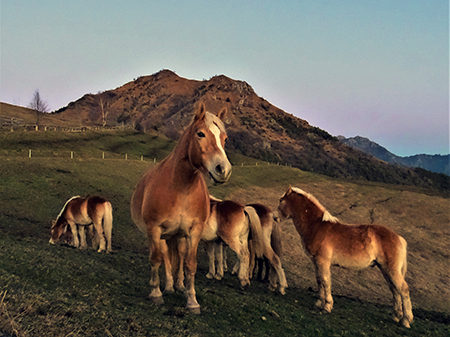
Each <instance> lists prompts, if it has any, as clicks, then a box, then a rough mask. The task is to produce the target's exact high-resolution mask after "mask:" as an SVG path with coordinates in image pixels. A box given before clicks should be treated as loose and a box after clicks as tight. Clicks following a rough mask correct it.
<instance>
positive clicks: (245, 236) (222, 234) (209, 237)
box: [202, 198, 263, 288]
mask: <svg viewBox="0 0 450 337" xmlns="http://www.w3.org/2000/svg"><path fill="white" fill-rule="evenodd" d="M210 203H211V213H210V216H209V218H208V221H207V222H206V226H205V229H204V231H203V235H202V240H204V241H206V247H207V252H208V258H209V273H208V274H207V275H206V277H208V278H213V277H214V278H216V279H218V280H220V279H221V278H222V277H223V272H224V270H223V266H224V263H223V254H222V241H223V242H224V243H226V244H227V245H228V246H229V247H230V248H231V249H232V250H233V251H234V252H235V253H236V254H237V256H238V259H239V260H238V261H239V271H238V278H239V281H240V283H241V287H242V288H246V287H247V286H248V285H249V284H250V278H249V262H250V253H249V249H248V240H249V235H250V236H251V237H252V238H253V245H254V251H255V254H257V255H258V256H261V255H262V243H263V238H262V231H261V223H260V221H259V217H258V214H257V213H256V211H255V209H254V208H252V207H246V206H243V205H241V204H239V203H237V202H235V201H231V200H225V201H221V200H218V199H215V198H211V200H210ZM218 240H220V242H219V244H217V241H218ZM215 248H218V249H215ZM214 251H216V253H218V255H217V256H216V258H217V261H218V264H217V273H216V271H215V267H214V257H215V256H214Z"/></svg>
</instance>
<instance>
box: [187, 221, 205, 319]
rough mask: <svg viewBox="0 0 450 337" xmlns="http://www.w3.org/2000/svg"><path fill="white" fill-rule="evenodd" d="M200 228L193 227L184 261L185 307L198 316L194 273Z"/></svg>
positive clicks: (198, 309)
mask: <svg viewBox="0 0 450 337" xmlns="http://www.w3.org/2000/svg"><path fill="white" fill-rule="evenodd" d="M202 228H203V227H202V226H195V225H194V230H192V231H191V234H190V236H189V237H188V239H187V244H188V245H187V246H188V247H187V249H188V255H187V259H186V295H187V305H186V307H187V308H188V309H189V310H190V311H191V312H192V313H195V314H200V305H199V304H198V302H197V298H196V295H195V273H196V271H197V248H198V244H199V242H200V239H201V234H202Z"/></svg>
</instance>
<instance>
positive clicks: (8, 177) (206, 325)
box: [0, 132, 450, 336]
mask: <svg viewBox="0 0 450 337" xmlns="http://www.w3.org/2000/svg"><path fill="white" fill-rule="evenodd" d="M28 135H31V133H29V134H27V135H25V133H23V134H22V137H17V138H15V139H14V140H11V138H8V137H11V135H10V134H8V135H4V134H1V135H0V139H1V142H2V143H1V144H2V149H3V150H2V151H10V152H8V153H9V155H8V156H7V157H2V158H0V175H1V179H0V205H1V206H0V331H3V332H6V333H9V334H11V335H17V336H69V335H70V336H212V335H215V336H294V335H301V336H444V335H449V333H450V328H449V327H450V317H449V315H448V314H446V313H442V312H435V311H432V310H429V309H423V308H421V306H419V305H417V306H415V308H414V314H415V318H416V320H415V322H414V323H413V325H412V328H411V329H410V330H406V329H404V328H402V327H401V326H400V325H398V324H397V323H395V322H393V321H392V320H391V319H390V315H391V308H390V306H388V305H382V304H378V303H373V302H370V301H363V300H360V299H358V298H357V297H344V296H338V295H335V296H334V298H335V309H334V311H333V312H332V313H331V314H329V315H324V314H321V313H320V312H319V311H317V310H316V309H315V308H314V302H315V293H314V292H313V291H312V290H311V289H309V287H307V286H301V285H300V286H291V287H290V288H288V289H287V295H286V296H281V295H279V294H276V293H272V292H270V291H268V289H267V285H266V284H262V283H260V282H258V281H255V280H254V281H252V285H251V286H250V287H249V289H248V290H246V291H241V290H240V289H239V283H238V280H237V277H236V276H234V275H230V274H229V273H226V275H225V277H224V279H223V280H222V281H213V280H209V279H207V278H206V276H205V275H206V272H207V265H206V257H205V249H204V246H203V244H201V246H200V247H199V259H198V260H199V266H198V272H197V275H196V290H197V299H198V301H199V303H200V305H201V309H202V314H201V315H199V316H197V315H191V314H189V313H188V312H187V311H186V310H185V308H184V306H185V298H184V296H183V295H182V294H180V293H175V294H169V295H167V296H165V304H164V305H163V306H162V307H157V306H155V305H153V304H152V303H151V302H150V301H149V300H148V299H147V297H148V293H149V283H148V282H149V279H150V267H149V263H148V252H147V246H146V240H145V237H143V236H142V234H141V233H140V232H139V231H138V230H137V229H136V228H135V226H134V225H133V223H132V221H131V219H130V214H129V200H130V197H131V193H132V190H133V188H134V186H135V184H136V183H137V181H138V180H139V178H140V176H141V175H142V173H143V172H144V171H145V170H146V169H147V168H149V167H151V166H152V165H153V163H152V161H151V160H150V161H140V160H139V159H138V158H139V156H140V154H139V153H144V154H150V153H156V151H162V152H167V151H169V149H171V146H173V144H171V143H170V142H167V141H165V140H161V139H158V138H152V137H149V136H145V135H140V134H135V133H133V132H131V133H123V134H122V133H118V134H115V135H114V134H112V133H107V134H97V133H92V134H91V135H88V134H78V135H72V134H54V135H51V136H48V135H46V136H45V137H49V139H48V142H46V141H45V139H44V138H38V137H44V136H43V135H41V134H38V133H35V134H34V136H35V137H36V136H37V137H36V139H34V140H33V137H31V136H28ZM14 137H16V136H14ZM58 137H60V138H58ZM30 144H33V145H35V146H36V147H37V148H39V149H41V150H42V151H44V150H53V149H54V148H57V147H60V150H61V151H67V150H68V149H69V145H70V146H74V147H75V148H76V150H77V152H78V151H79V152H81V151H86V153H97V152H96V151H103V150H107V151H109V152H108V153H111V154H114V153H119V154H123V152H125V151H126V152H129V153H130V154H132V155H134V156H135V158H136V160H124V159H105V160H102V159H86V158H75V159H68V158H58V157H56V158H55V157H51V158H45V157H37V158H26V156H25V157H21V156H12V155H11V153H14V151H21V150H25V149H27V148H28V147H30ZM64 144H66V145H64ZM152 151H155V152H152ZM162 152H161V153H162ZM149 157H150V155H149ZM233 158H234V160H235V163H236V162H238V161H239V160H241V161H242V162H244V161H245V164H252V165H251V166H239V165H236V166H235V167H234V168H233V174H232V178H231V179H230V181H229V182H228V183H226V184H224V185H222V186H212V187H211V188H210V191H211V193H213V194H214V195H216V196H218V197H221V198H227V197H230V196H232V195H234V194H236V193H237V194H239V193H240V191H241V192H242V191H248V190H249V191H262V192H266V193H267V194H268V195H272V194H273V195H277V196H279V195H278V194H279V193H280V191H282V190H284V189H285V187H286V186H287V185H288V184H290V183H293V184H294V185H296V184H298V183H299V182H301V183H302V184H309V185H311V186H313V187H314V186H322V185H325V184H337V183H339V184H341V183H342V182H341V181H336V180H333V179H331V178H327V177H324V176H319V175H315V174H311V173H306V172H302V171H300V170H297V169H293V168H290V167H282V166H276V165H267V164H264V163H262V162H258V166H256V161H255V160H253V159H248V158H243V157H240V156H238V155H235V156H234V157H233ZM352 188H353V187H352ZM355 188H356V187H355ZM373 188H374V187H371V186H370V185H362V186H361V189H363V190H364V193H366V192H367V191H369V190H370V189H373ZM376 188H379V189H381V187H376ZM367 193H368V192H367ZM86 194H91V195H92V194H100V195H102V196H105V197H106V198H108V199H109V200H110V201H111V203H112V204H113V208H114V228H113V250H114V252H113V253H111V254H103V253H102V254H99V253H96V252H95V251H93V250H91V249H87V250H84V251H82V250H77V249H74V248H72V247H69V246H67V245H63V244H57V245H50V244H49V243H48V240H49V234H50V223H51V220H52V219H54V218H55V216H56V215H57V214H58V212H59V211H60V209H61V207H62V206H63V205H64V202H65V201H66V200H67V199H68V198H69V197H71V196H72V195H86ZM275 202H276V199H275ZM229 256H230V265H232V263H233V261H234V256H233V254H229ZM284 267H285V269H286V271H287V275H290V276H291V277H292V276H293V275H297V274H296V273H304V272H305V271H303V270H300V271H298V270H292V269H290V266H289V265H285V266H284ZM291 281H292V279H288V282H291Z"/></svg>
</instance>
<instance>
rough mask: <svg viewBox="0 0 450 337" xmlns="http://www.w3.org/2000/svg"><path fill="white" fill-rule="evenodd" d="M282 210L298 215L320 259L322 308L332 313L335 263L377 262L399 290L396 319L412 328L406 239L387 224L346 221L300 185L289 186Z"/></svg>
mask: <svg viewBox="0 0 450 337" xmlns="http://www.w3.org/2000/svg"><path fill="white" fill-rule="evenodd" d="M278 211H279V215H280V217H281V218H282V219H285V218H288V219H292V221H293V222H294V225H295V227H296V229H297V231H298V233H299V234H300V237H301V239H302V245H303V248H304V250H305V252H306V253H307V254H308V256H309V257H310V258H311V260H312V262H313V264H314V267H315V271H316V279H317V284H318V286H319V300H318V302H317V303H316V305H317V306H318V307H319V308H321V309H322V310H324V311H326V312H331V309H332V308H333V298H332V296H331V274H330V266H331V265H338V266H341V267H345V268H356V269H362V268H366V267H369V266H375V265H376V266H378V267H379V268H380V270H381V272H382V274H383V276H384V278H385V279H386V281H387V283H388V285H389V288H390V290H391V292H392V295H393V304H394V320H395V321H396V322H398V321H401V323H402V324H403V325H404V326H405V327H408V328H409V327H410V323H412V321H413V313H412V306H411V300H410V297H409V288H408V285H407V284H406V282H405V273H406V255H407V252H406V241H405V239H403V238H402V237H401V236H399V235H397V234H396V233H394V232H393V231H391V230H390V229H388V228H385V227H382V226H376V225H370V226H362V225H360V226H349V225H344V224H341V223H340V222H339V221H338V220H337V219H336V218H334V217H332V216H331V215H330V213H329V212H328V211H327V210H326V209H325V208H324V207H323V206H322V205H321V204H320V203H319V202H318V201H317V199H316V198H314V197H313V196H312V195H310V194H308V193H306V192H304V191H302V190H301V189H298V188H292V187H289V188H288V190H287V191H286V193H284V195H283V196H282V197H281V199H280V204H279V206H278Z"/></svg>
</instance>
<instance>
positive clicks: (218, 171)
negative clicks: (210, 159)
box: [216, 164, 223, 174]
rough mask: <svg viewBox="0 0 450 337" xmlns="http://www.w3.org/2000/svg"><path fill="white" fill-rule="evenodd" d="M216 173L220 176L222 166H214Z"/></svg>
mask: <svg viewBox="0 0 450 337" xmlns="http://www.w3.org/2000/svg"><path fill="white" fill-rule="evenodd" d="M216 172H217V173H218V174H222V173H223V169H222V165H220V164H219V165H217V166H216Z"/></svg>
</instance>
